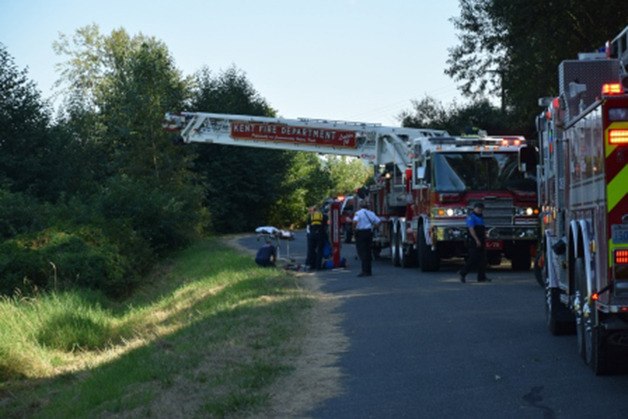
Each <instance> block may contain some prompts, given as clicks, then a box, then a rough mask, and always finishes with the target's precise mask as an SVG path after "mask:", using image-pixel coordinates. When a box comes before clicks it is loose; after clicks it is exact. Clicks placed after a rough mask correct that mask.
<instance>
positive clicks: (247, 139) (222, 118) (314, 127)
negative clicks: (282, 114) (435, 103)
mask: <svg viewBox="0 0 628 419" xmlns="http://www.w3.org/2000/svg"><path fill="white" fill-rule="evenodd" d="M164 127H165V128H166V129H168V130H170V131H175V132H177V133H178V134H179V135H178V140H179V141H181V142H183V143H206V144H223V145H232V146H244V147H258V148H267V149H276V150H293V151H305V152H314V153H319V154H334V155H341V156H351V157H356V158H360V159H362V160H364V161H366V162H368V163H370V164H372V165H374V166H375V167H379V166H386V165H388V166H392V167H394V168H395V173H396V175H395V176H398V175H402V176H405V175H406V170H407V169H408V168H409V167H410V166H411V164H412V159H413V151H414V150H413V147H412V143H413V141H414V140H415V139H416V138H428V137H439V136H444V135H447V132H445V131H442V130H433V129H419V128H404V127H387V126H382V125H379V124H369V123H361V122H348V121H336V120H323V119H305V118H301V119H286V118H270V117H259V116H250V115H231V114H215V113H203V112H183V113H179V114H171V113H169V114H166V118H165V123H164ZM400 182H401V183H404V182H403V181H400ZM387 199H389V200H391V201H392V202H403V203H404V205H405V202H406V191H405V190H400V189H392V190H390V191H389V192H388V196H387ZM339 209H340V204H339V203H336V205H332V206H331V214H330V236H331V237H330V239H331V244H332V258H333V261H334V265H335V266H338V264H339V263H340V242H341V234H342V232H341V231H340V214H339V212H340V211H339ZM380 240H382V242H383V239H380Z"/></svg>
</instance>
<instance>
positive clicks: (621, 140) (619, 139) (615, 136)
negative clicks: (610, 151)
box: [608, 129, 628, 145]
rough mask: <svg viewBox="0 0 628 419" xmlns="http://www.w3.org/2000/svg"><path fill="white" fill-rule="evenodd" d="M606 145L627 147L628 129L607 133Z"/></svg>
mask: <svg viewBox="0 0 628 419" xmlns="http://www.w3.org/2000/svg"><path fill="white" fill-rule="evenodd" d="M608 143H609V144H612V145H628V129H612V130H610V131H609V132H608Z"/></svg>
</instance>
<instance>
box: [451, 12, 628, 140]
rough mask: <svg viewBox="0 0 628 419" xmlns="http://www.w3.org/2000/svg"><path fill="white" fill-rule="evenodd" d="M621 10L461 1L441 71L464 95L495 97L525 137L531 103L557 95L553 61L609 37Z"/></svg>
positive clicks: (618, 25)
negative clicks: (454, 33) (453, 39)
mask: <svg viewBox="0 0 628 419" xmlns="http://www.w3.org/2000/svg"><path fill="white" fill-rule="evenodd" d="M626 10H627V9H626V2H625V1H624V0H605V1H597V0H558V1H546V0H460V15H459V16H458V17H457V18H454V19H453V23H454V26H455V27H456V29H457V30H458V38H459V40H460V43H459V44H458V45H456V46H454V47H452V48H451V49H450V50H449V60H448V68H447V70H446V73H447V74H448V75H450V76H451V77H453V78H454V79H455V80H456V81H458V82H460V88H461V91H462V93H463V95H464V96H466V97H470V98H473V99H481V98H482V97H486V96H487V95H494V96H496V97H498V98H500V99H501V109H502V111H505V112H506V113H505V114H504V118H505V119H509V120H510V124H511V126H513V127H514V129H515V130H516V131H519V132H524V133H525V132H530V131H531V130H532V128H533V121H534V116H535V115H536V114H537V113H538V112H539V108H538V106H537V99H538V98H539V97H545V96H552V95H556V94H557V86H558V71H557V68H558V64H559V63H560V61H562V60H565V59H575V58H576V56H577V53H578V52H590V51H595V50H597V49H598V48H600V47H602V46H603V45H604V43H605V42H606V41H607V40H610V39H612V38H613V37H615V36H616V35H617V34H618V33H619V32H620V31H621V30H622V29H623V28H624V27H625V26H626Z"/></svg>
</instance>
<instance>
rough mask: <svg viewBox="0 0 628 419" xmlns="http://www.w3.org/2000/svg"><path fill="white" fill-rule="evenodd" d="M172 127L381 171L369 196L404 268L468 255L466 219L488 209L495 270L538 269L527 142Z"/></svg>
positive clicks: (307, 124)
mask: <svg viewBox="0 0 628 419" xmlns="http://www.w3.org/2000/svg"><path fill="white" fill-rule="evenodd" d="M166 120H167V121H168V124H169V127H170V128H171V129H173V130H176V131H178V132H179V133H180V136H181V139H182V141H184V142H201V143H217V144H228V145H236V146H246V147H262V148H274V149H281V150H297V151H309V152H316V153H324V154H336V155H349V156H354V157H357V158H361V159H364V160H366V161H368V162H369V163H371V164H373V166H374V167H375V169H376V183H375V184H374V185H372V186H370V187H369V188H362V190H361V191H360V194H361V195H362V198H363V199H367V201H368V202H369V203H370V205H371V206H372V209H373V210H374V211H375V212H376V213H377V214H378V215H379V216H380V218H382V219H383V220H384V222H383V223H382V227H380V231H379V232H378V233H379V234H377V235H376V237H375V238H374V251H375V252H376V253H377V254H380V253H381V251H382V250H383V249H389V251H390V257H391V259H392V260H393V263H394V264H395V265H400V266H409V265H411V264H412V263H413V262H419V263H420V265H421V268H422V269H423V270H424V271H432V270H437V269H438V268H439V266H440V260H441V258H449V257H454V256H461V255H464V240H465V238H466V228H465V217H466V214H467V211H468V210H469V208H470V207H471V206H472V204H473V203H474V202H475V201H482V202H483V203H484V205H485V214H486V224H487V227H488V228H489V232H488V237H489V240H488V241H487V246H489V252H488V255H489V262H491V263H499V261H500V260H501V257H502V255H503V254H505V255H506V256H507V257H509V258H511V259H512V260H513V267H514V268H515V269H528V268H529V267H530V256H531V247H532V245H533V244H535V243H536V241H537V227H538V226H537V224H538V217H537V215H536V213H535V211H536V208H535V205H536V186H535V185H536V183H535V181H534V179H533V177H532V176H531V174H530V172H531V171H532V170H533V168H534V167H533V165H530V166H528V170H525V167H524V166H525V164H523V163H522V160H521V156H522V151H525V150H528V147H527V146H525V144H524V140H523V138H521V137H499V138H497V137H483V138H473V139H472V138H454V137H449V136H448V134H447V133H446V132H445V131H439V130H430V129H415V128H401V127H385V126H381V125H378V124H365V123H353V122H344V121H327V120H313V119H296V120H293V119H284V118H266V117H254V116H244V115H228V114H209V113H198V112H186V113H182V114H180V115H172V114H168V115H166ZM367 195H368V196H367ZM335 204H336V205H332V206H331V209H332V213H331V214H330V217H329V218H330V220H331V231H330V233H331V239H332V247H333V255H334V262H335V263H336V259H338V260H339V251H340V250H339V249H340V241H341V240H340V238H341V231H340V228H341V225H340V223H341V220H342V217H341V214H340V203H339V202H336V203H335ZM355 207H356V206H355V205H354V208H355ZM347 217H348V215H347V214H345V218H347ZM345 221H346V220H345Z"/></svg>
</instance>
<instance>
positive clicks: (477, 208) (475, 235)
mask: <svg viewBox="0 0 628 419" xmlns="http://www.w3.org/2000/svg"><path fill="white" fill-rule="evenodd" d="M483 212H484V204H482V203H481V202H477V203H476V204H475V205H474V206H473V211H471V213H470V214H469V216H468V217H467V228H468V230H469V235H468V237H467V249H468V251H469V257H468V258H467V261H466V263H465V265H464V267H463V268H462V269H461V270H460V271H459V272H458V274H459V275H460V282H462V283H464V282H466V276H467V274H468V273H469V272H470V271H471V269H473V268H477V271H478V282H485V281H490V279H488V278H487V277H486V249H485V247H484V244H485V236H486V226H485V225H484V216H483Z"/></svg>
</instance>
